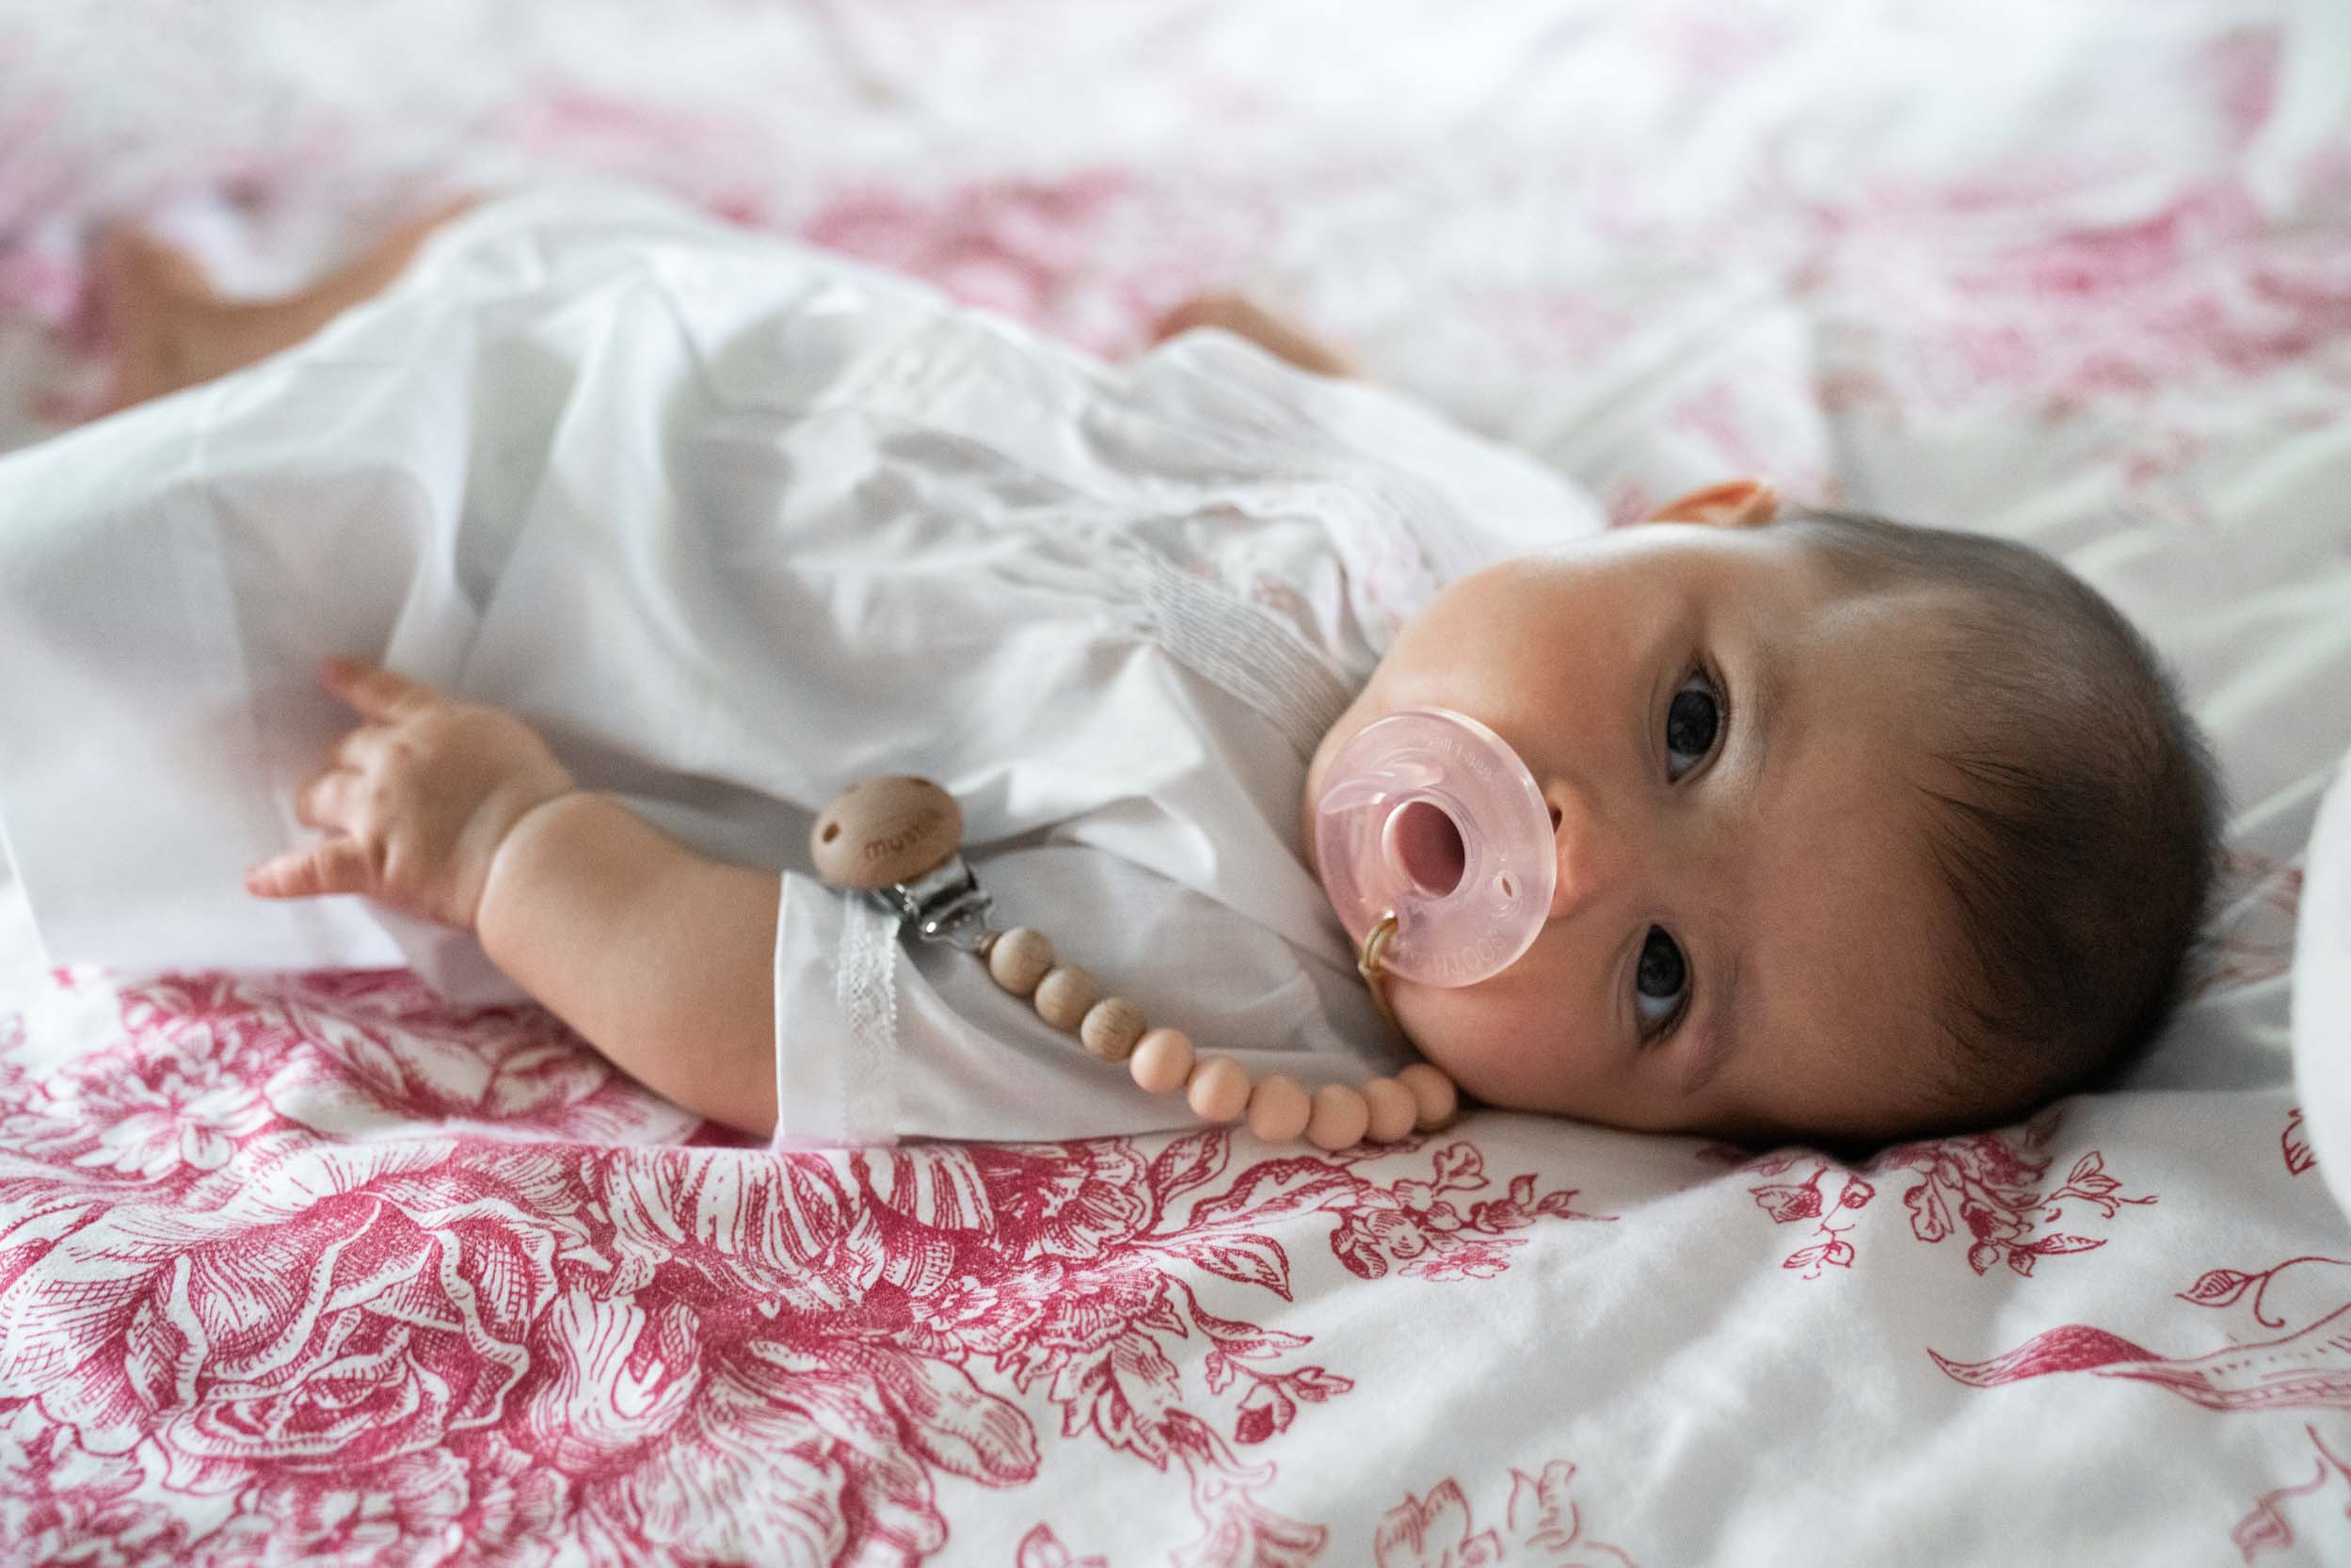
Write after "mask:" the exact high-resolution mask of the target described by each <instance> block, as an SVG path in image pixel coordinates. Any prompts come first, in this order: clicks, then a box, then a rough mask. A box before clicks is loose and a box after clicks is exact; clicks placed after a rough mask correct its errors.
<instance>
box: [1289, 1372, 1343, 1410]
mask: <svg viewBox="0 0 2351 1568" xmlns="http://www.w3.org/2000/svg"><path fill="white" fill-rule="evenodd" d="M1283 1381H1285V1382H1286V1383H1287V1384H1289V1386H1290V1390H1291V1391H1292V1392H1293V1393H1295V1394H1296V1395H1297V1396H1298V1397H1299V1398H1300V1399H1302V1400H1312V1401H1313V1402H1314V1403H1316V1404H1320V1403H1321V1402H1322V1401H1323V1400H1328V1399H1333V1398H1335V1397H1336V1396H1338V1395H1340V1394H1344V1393H1346V1392H1348V1391H1349V1390H1350V1389H1351V1388H1353V1387H1354V1386H1355V1380H1354V1379H1353V1378H1343V1377H1340V1376H1339V1375H1338V1374H1337V1373H1336V1372H1326V1371H1324V1370H1323V1369H1322V1368H1319V1367H1301V1368H1298V1370H1296V1371H1295V1372H1292V1373H1291V1374H1290V1375H1289V1376H1288V1377H1287V1378H1286V1379H1285V1380H1283Z"/></svg>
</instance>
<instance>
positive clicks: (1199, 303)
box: [1151, 294, 1357, 376]
mask: <svg viewBox="0 0 2351 1568" xmlns="http://www.w3.org/2000/svg"><path fill="white" fill-rule="evenodd" d="M1195 327H1221V328H1223V329H1224V330H1225V331H1227V332H1230V333H1232V334H1233V335H1234V336H1235V337H1241V338H1247V339H1248V340H1249V341H1250V342H1251V343H1254V344H1256V345H1257V346H1258V347H1259V348H1262V349H1264V350H1265V351H1266V352H1267V353H1269V354H1271V355H1273V356H1274V357H1276V358H1277V359H1283V360H1288V361H1289V362H1290V363H1291V364H1294V365H1296V366H1297V367H1298V368H1299V369H1301V370H1310V371H1312V372H1314V373H1315V374H1316V375H1317V376H1353V375H1356V374H1357V372H1356V369H1355V366H1354V363H1353V361H1351V360H1349V359H1348V357H1347V356H1346V355H1345V354H1343V353H1341V352H1339V350H1337V349H1335V348H1334V347H1332V346H1331V345H1330V344H1327V343H1324V342H1323V341H1322V340H1321V339H1319V338H1318V337H1316V336H1314V334H1312V333H1311V332H1308V331H1307V330H1305V328H1302V327H1297V326H1294V325H1292V324H1291V323H1289V322H1287V321H1284V320H1282V319H1281V318H1280V317H1279V316H1276V315H1274V314H1273V313H1272V312H1270V311H1266V310H1264V309H1262V308H1260V307H1259V306H1257V305H1256V304H1255V303H1253V302H1252V301H1250V300H1248V299H1246V298H1244V297H1242V296H1239V295H1238V294H1197V295H1194V296H1191V298H1190V299H1187V300H1185V301H1184V302H1183V303H1182V304H1180V305H1178V306H1176V308H1175V309H1174V310H1172V311H1170V312H1167V313H1166V314H1165V315H1163V316H1161V317H1160V319H1159V322H1158V324H1157V325H1155V326H1154V327H1153V328H1151V341H1152V342H1153V343H1164V342H1166V341H1167V340H1168V339H1169V338H1172V337H1175V336H1176V335H1177V334H1178V333H1181V332H1189V331H1191V329H1192V328H1195Z"/></svg>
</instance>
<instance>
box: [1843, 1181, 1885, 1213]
mask: <svg viewBox="0 0 2351 1568" xmlns="http://www.w3.org/2000/svg"><path fill="white" fill-rule="evenodd" d="M1877 1195H1878V1189H1876V1188H1875V1187H1872V1186H1871V1185H1870V1184H1869V1183H1867V1182H1866V1181H1863V1179H1862V1178H1861V1177H1859V1176H1852V1177H1849V1178H1847V1181H1846V1183H1845V1191H1844V1192H1839V1193H1838V1194H1837V1207H1838V1208H1861V1207H1863V1205H1864V1204H1866V1203H1868V1202H1869V1200H1870V1199H1872V1198H1874V1197H1876V1196H1877Z"/></svg>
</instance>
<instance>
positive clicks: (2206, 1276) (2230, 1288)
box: [2172, 1269, 2253, 1306]
mask: <svg viewBox="0 0 2351 1568" xmlns="http://www.w3.org/2000/svg"><path fill="white" fill-rule="evenodd" d="M2252 1283H2253V1276H2252V1275H2251V1274H2241V1273H2239V1272H2236V1271H2235V1270H2234V1269H2210V1270H2207V1271H2206V1272H2204V1273H2203V1274H2201V1275H2199V1277H2198V1279H2197V1281H2196V1283H2195V1284H2194V1285H2192V1286H2190V1287H2188V1288H2186V1289H2185V1290H2175V1291H2173V1292H2172V1294H2173V1295H2175V1296H2177V1297H2179V1298H2180V1299H2181V1300H2182V1301H2183V1302H2193V1303H2195V1304H2197V1305H2198V1306H2227V1305H2228V1304H2230V1303H2231V1302H2233V1301H2235V1300H2236V1299H2237V1298H2238V1297H2239V1296H2242V1295H2244V1294H2245V1288H2246V1287H2247V1286H2248V1285H2250V1284H2252Z"/></svg>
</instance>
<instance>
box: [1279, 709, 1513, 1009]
mask: <svg viewBox="0 0 2351 1568" xmlns="http://www.w3.org/2000/svg"><path fill="white" fill-rule="evenodd" d="M1314 833H1315V854H1316V858H1317V862H1318V864H1319V867H1320V869H1321V872H1322V886H1323V889H1324V891H1325V892H1327V893H1328V894H1329V895H1330V899H1331V907H1332V908H1333V909H1335V910H1336V911H1337V913H1338V918H1339V921H1340V923H1341V924H1343V925H1345V926H1346V927H1347V934H1348V935H1349V936H1351V937H1353V938H1354V939H1355V941H1356V943H1357V944H1358V945H1359V946H1360V945H1363V944H1365V943H1366V941H1367V938H1368V937H1369V936H1371V935H1372V933H1373V931H1374V930H1375V928H1377V927H1378V926H1379V925H1380V924H1381V923H1382V922H1383V920H1387V919H1388V918H1389V917H1390V916H1393V917H1394V920H1395V924H1394V929H1393V930H1392V931H1391V932H1390V933H1389V934H1388V935H1387V936H1386V937H1385V938H1384V939H1383V941H1381V942H1380V943H1378V944H1377V952H1378V961H1379V964H1380V966H1381V967H1382V968H1384V969H1386V970H1387V971H1389V972H1391V973H1394V974H1399V975H1401V976H1403V977H1404V978H1405V979H1407V980H1413V981H1418V982H1421V983H1423V984H1430V985H1448V986H1449V985H1472V984H1477V983H1478V982H1479V981H1480V980H1484V979H1487V978H1488V977H1490V976H1492V975H1495V974H1498V973H1500V972H1501V971H1502V970H1503V969H1505V968H1509V967H1510V966H1511V964H1513V963H1515V962H1516V961H1517V960H1518V957H1519V955H1520V954H1521V953H1523V952H1526V951H1527V948H1528V947H1530V946H1532V945H1533V943H1534V939H1535V936H1536V935H1537V934H1538V933H1539V932H1541V931H1542V929H1543V921H1544V920H1546V919H1547V918H1548V917H1549V914H1550V908H1551V893H1552V889H1553V887H1554V884H1555V882H1556V880H1557V877H1558V874H1559V865H1558V861H1557V857H1556V853H1555V851H1554V849H1553V847H1552V841H1551V812H1550V808H1548V807H1547V806H1545V805H1544V804H1543V791H1542V789H1541V788H1540V787H1539V786H1537V784H1536V783H1535V778H1534V775H1533V774H1531V773H1529V772H1528V771H1527V764H1526V763H1524V762H1522V761H1520V760H1519V758H1518V754H1517V753H1516V752H1514V751H1512V750H1511V748H1510V745H1509V744H1508V743H1506V742H1505V741H1504V740H1503V739H1502V737H1501V736H1499V735H1496V734H1495V732H1494V731H1493V730H1491V729H1489V728H1486V727H1485V726H1484V725H1482V724H1479V722H1478V721H1477V720H1476V719H1473V718H1471V717H1469V716H1468V715H1467V714H1464V713H1456V712H1451V711H1450V710H1448V709H1443V708H1414V709H1408V710H1406V711H1405V712H1400V713H1392V714H1390V715H1389V716H1388V717H1386V718H1383V719H1381V720H1379V721H1378V722H1377V723H1375V724H1369V725H1366V726H1365V727H1364V728H1363V729H1362V730H1361V731H1359V732H1358V733H1357V734H1356V735H1354V736H1353V737H1352V738H1351V739H1350V740H1349V741H1348V743H1347V744H1345V745H1343V746H1341V747H1340V748H1339V750H1338V754H1337V755H1336V756H1335V757H1334V758H1333V759H1332V760H1331V771H1330V775H1329V779H1328V782H1327V783H1326V784H1325V786H1324V788H1323V792H1322V795H1321V798H1320V799H1319V800H1318V801H1317V802H1316V803H1315V824H1314Z"/></svg>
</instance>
